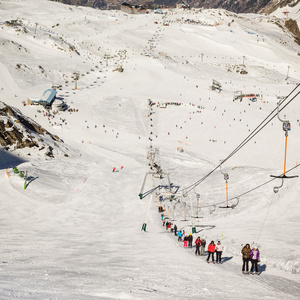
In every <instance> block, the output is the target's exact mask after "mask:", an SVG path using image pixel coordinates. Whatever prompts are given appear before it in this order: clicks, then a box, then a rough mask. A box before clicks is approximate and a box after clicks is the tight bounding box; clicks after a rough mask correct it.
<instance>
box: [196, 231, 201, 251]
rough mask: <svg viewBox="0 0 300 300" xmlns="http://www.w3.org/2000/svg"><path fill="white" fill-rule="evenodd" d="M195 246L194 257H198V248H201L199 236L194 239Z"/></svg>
mask: <svg viewBox="0 0 300 300" xmlns="http://www.w3.org/2000/svg"><path fill="white" fill-rule="evenodd" d="M195 244H196V251H195V255H197V254H198V255H200V246H201V239H200V236H198V237H197V238H196V241H195Z"/></svg>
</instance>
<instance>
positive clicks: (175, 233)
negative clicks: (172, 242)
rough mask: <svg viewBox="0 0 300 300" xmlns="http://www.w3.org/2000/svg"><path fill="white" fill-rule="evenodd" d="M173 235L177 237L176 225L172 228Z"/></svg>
mask: <svg viewBox="0 0 300 300" xmlns="http://www.w3.org/2000/svg"><path fill="white" fill-rule="evenodd" d="M174 235H177V225H176V224H175V226H174Z"/></svg>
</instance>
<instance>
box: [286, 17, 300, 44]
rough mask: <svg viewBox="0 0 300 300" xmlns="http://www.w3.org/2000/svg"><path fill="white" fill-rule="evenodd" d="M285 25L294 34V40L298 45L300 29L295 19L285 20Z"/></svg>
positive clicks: (299, 42)
mask: <svg viewBox="0 0 300 300" xmlns="http://www.w3.org/2000/svg"><path fill="white" fill-rule="evenodd" d="M284 25H285V27H286V28H287V29H288V30H289V31H290V32H291V33H292V34H293V35H294V37H295V42H296V43H297V44H298V45H300V30H299V27H298V23H297V21H296V20H292V19H289V20H286V21H285V23H284Z"/></svg>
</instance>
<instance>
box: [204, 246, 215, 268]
mask: <svg viewBox="0 0 300 300" xmlns="http://www.w3.org/2000/svg"><path fill="white" fill-rule="evenodd" d="M215 248H216V245H215V243H214V241H211V242H210V244H209V245H208V249H207V251H208V257H207V260H206V261H207V263H209V258H210V255H211V256H212V262H213V264H214V263H215V258H214V254H215Z"/></svg>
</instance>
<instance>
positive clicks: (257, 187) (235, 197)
mask: <svg viewBox="0 0 300 300" xmlns="http://www.w3.org/2000/svg"><path fill="white" fill-rule="evenodd" d="M299 166H300V164H299V165H296V166H294V167H292V168H291V169H289V170H287V171H286V173H288V172H290V171H292V170H294V169H296V168H298V167H299ZM275 179H277V178H272V179H270V180H268V181H266V182H264V183H262V184H260V185H258V186H256V187H254V188H252V189H250V190H249V191H246V192H244V193H242V194H239V195H237V196H234V197H232V198H230V199H228V202H229V201H232V200H235V199H238V198H240V197H242V196H245V195H246V194H249V193H251V192H253V191H254V190H256V189H259V188H260V187H262V186H264V185H266V184H268V183H270V182H272V181H273V180H275ZM223 202H224V201H222V202H218V203H213V204H210V205H205V206H199V208H206V207H211V206H217V205H219V204H222V203H223Z"/></svg>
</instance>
